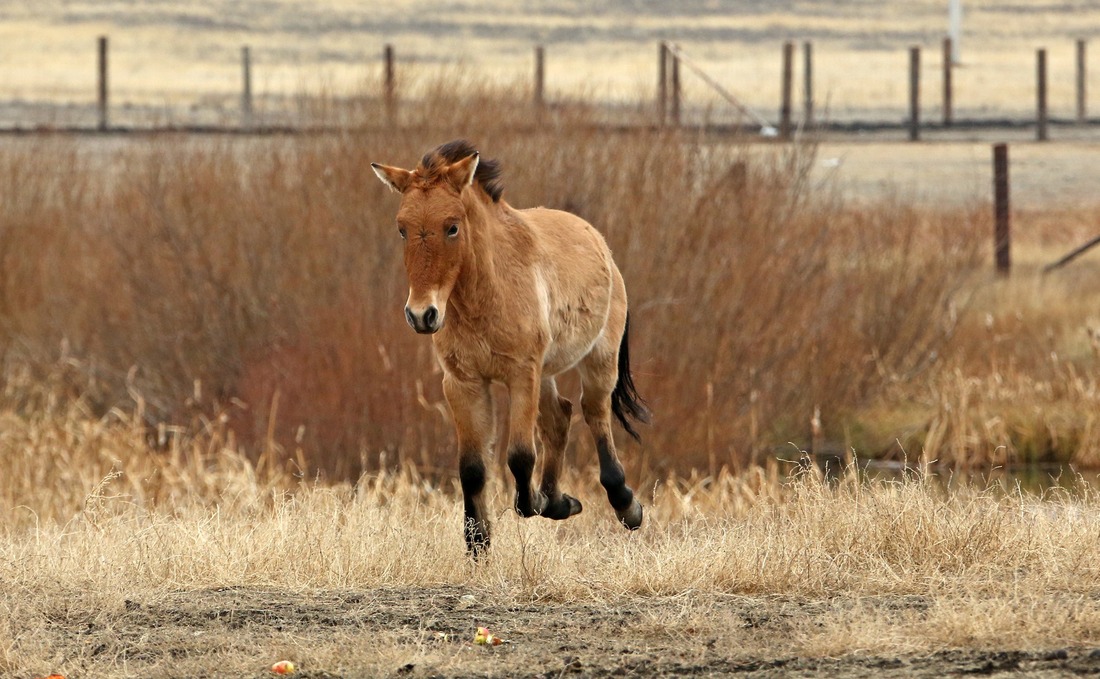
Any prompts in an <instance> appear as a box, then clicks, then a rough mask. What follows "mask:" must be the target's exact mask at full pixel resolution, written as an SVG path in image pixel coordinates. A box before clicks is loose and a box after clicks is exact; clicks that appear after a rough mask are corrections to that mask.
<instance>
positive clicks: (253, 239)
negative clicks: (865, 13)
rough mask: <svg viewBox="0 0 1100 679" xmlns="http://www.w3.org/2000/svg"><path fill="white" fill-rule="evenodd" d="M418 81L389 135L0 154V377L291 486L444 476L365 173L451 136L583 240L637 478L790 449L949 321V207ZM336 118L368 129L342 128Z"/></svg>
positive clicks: (579, 115) (155, 141)
mask: <svg viewBox="0 0 1100 679" xmlns="http://www.w3.org/2000/svg"><path fill="white" fill-rule="evenodd" d="M425 91H426V92H428V94H426V95H425V97H424V99H423V101H422V102H420V103H419V104H418V103H414V102H401V103H400V108H399V115H400V116H401V120H402V121H404V122H407V124H406V125H405V126H402V127H398V128H395V129H393V130H386V129H382V130H379V128H378V121H377V120H373V119H372V120H365V121H364V122H363V124H362V125H358V126H357V125H354V124H352V123H350V122H349V123H348V128H347V129H348V131H347V132H346V133H343V134H336V135H331V136H316V137H310V136H304V137H271V138H251V139H239V140H226V139H209V138H179V137H172V136H168V137H163V138H152V139H148V140H140V141H132V142H120V143H102V142H98V141H88V142H84V141H72V140H51V141H47V142H41V143H38V144H37V145H36V144H35V143H30V144H28V145H27V146H26V148H25V150H24V152H23V153H21V154H14V155H11V156H7V157H5V158H3V159H0V165H3V167H0V171H2V172H4V174H5V176H8V177H16V176H18V180H14V179H13V180H10V181H12V182H13V185H12V186H10V187H9V189H8V190H9V191H10V192H11V193H12V194H13V195H15V196H16V198H15V199H14V200H12V201H10V202H5V203H4V204H3V206H2V207H0V233H2V234H3V238H2V239H0V240H2V241H3V243H2V245H0V253H7V254H4V256H5V257H6V260H5V261H7V259H13V258H14V259H18V265H16V266H12V267H5V269H4V273H3V280H2V281H0V285H2V290H0V300H2V302H0V303H2V305H3V312H4V313H3V324H2V335H0V339H2V340H3V346H2V349H3V355H4V357H5V360H6V363H7V365H9V366H10V367H11V368H10V369H15V368H17V367H19V366H24V367H27V369H29V370H30V371H31V372H32V373H34V374H36V375H38V376H39V377H40V379H42V380H46V379H56V377H57V375H58V374H65V375H68V377H67V378H66V380H65V381H66V384H67V386H66V388H67V389H68V390H69V393H70V394H71V395H75V394H80V395H82V396H84V398H85V402H87V403H88V404H90V406H91V407H92V408H93V410H94V411H95V412H100V413H102V412H107V411H109V410H110V408H112V407H116V406H120V405H122V406H129V405H131V404H133V403H135V402H140V403H141V405H142V413H143V417H144V418H145V420H146V422H147V424H148V426H149V427H150V428H152V429H155V428H156V427H157V426H158V425H163V424H171V425H179V426H183V427H200V426H202V425H203V422H207V421H211V420H213V419H218V418H227V419H228V422H229V423H230V425H231V429H232V430H233V431H234V432H235V433H236V435H237V436H238V437H239V439H240V441H241V442H242V443H243V444H244V445H245V446H246V447H247V449H248V450H249V451H250V454H251V455H252V456H253V457H254V458H256V459H260V458H262V459H264V460H265V461H266V463H267V464H274V465H287V467H288V468H290V469H295V470H297V471H298V472H299V473H304V474H307V475H308V474H313V473H316V472H318V471H322V472H325V473H328V474H332V475H336V476H338V477H354V476H356V475H357V474H358V473H359V472H361V471H362V470H364V469H372V468H377V467H378V466H379V465H380V464H393V463H402V462H408V463H415V464H417V465H419V466H420V467H421V469H423V470H425V471H429V472H432V471H434V470H435V469H450V467H451V462H452V459H453V453H452V443H451V433H450V425H449V422H448V418H447V416H446V412H445V406H443V404H442V398H441V394H440V388H439V384H438V383H439V379H438V372H437V368H435V365H434V361H433V358H432V356H431V350H430V346H429V343H428V342H427V341H423V338H417V337H415V336H414V335H412V334H411V333H410V332H408V330H407V328H405V327H404V323H403V320H402V317H401V313H400V307H401V300H402V299H403V298H404V290H403V288H404V274H403V272H402V271H401V266H400V262H399V256H398V247H397V239H396V236H395V235H394V233H395V230H394V228H393V227H392V220H393V214H394V211H395V208H396V203H395V201H394V199H393V198H392V196H390V195H388V194H387V192H386V190H385V188H384V187H383V186H382V185H381V184H379V183H378V182H377V181H376V180H375V179H374V178H373V176H372V175H371V173H370V170H369V168H368V165H369V163H370V162H371V161H384V162H390V163H394V164H404V165H409V166H411V165H413V164H414V163H415V162H416V160H417V159H418V158H419V156H420V155H421V154H422V153H423V152H424V151H425V150H427V149H429V148H431V147H432V146H434V145H435V144H437V143H440V142H442V141H445V140H448V139H450V138H454V137H458V136H466V137H470V138H471V139H473V140H474V141H475V143H477V145H478V146H479V148H480V149H482V150H483V152H484V153H485V154H486V155H488V156H492V157H497V158H500V159H502V160H503V162H504V166H505V175H504V176H505V187H506V188H505V196H506V198H507V199H508V200H509V201H510V202H511V203H512V204H514V205H516V206H518V207H526V206H533V205H546V206H549V207H557V208H561V209H566V210H570V211H573V212H576V213H577V214H579V215H581V216H582V217H584V218H586V219H588V220H589V221H591V222H592V223H593V224H595V225H596V226H597V228H599V229H600V230H601V231H602V232H603V233H604V234H605V235H606V236H607V238H608V240H609V242H610V244H611V246H612V249H613V251H614V253H615V256H616V260H617V261H618V263H619V265H620V267H621V268H622V270H623V273H624V276H625V277H626V280H627V285H628V289H629V294H630V298H631V317H632V321H631V328H632V333H633V334H632V337H631V342H632V351H631V354H632V357H633V358H634V361H635V365H634V370H635V372H636V373H637V381H638V384H639V388H640V390H641V391H642V394H643V395H644V396H645V397H646V398H647V399H648V400H649V401H650V403H651V405H652V407H653V410H654V412H655V413H656V422H655V424H654V426H653V427H651V428H650V429H648V430H647V431H646V432H645V440H646V444H645V446H644V447H643V449H642V450H641V451H640V454H641V456H642V458H643V462H644V464H645V465H646V466H647V467H650V468H652V469H654V470H658V471H659V470H667V469H681V470H683V469H688V468H690V467H692V466H697V465H702V466H708V467H710V468H711V471H717V469H718V468H720V467H721V466H722V465H726V464H733V465H735V466H738V465H741V464H744V463H746V462H748V461H751V460H760V459H762V456H763V455H764V454H766V453H768V452H769V451H770V448H771V447H773V446H775V445H780V444H784V443H785V442H786V441H795V442H796V443H799V445H809V443H810V436H809V424H808V423H809V420H810V418H811V417H812V416H813V414H814V413H815V412H819V413H821V419H822V421H823V422H824V425H823V426H824V428H825V430H826V433H827V434H828V435H830V436H831V437H832V438H838V436H839V435H838V432H839V431H840V429H841V428H842V426H843V424H842V423H843V421H844V420H843V418H844V417H845V416H846V414H847V413H849V412H851V411H852V410H853V409H856V408H858V407H859V405H860V404H861V403H863V402H865V401H866V400H867V399H869V398H872V397H873V396H874V395H875V394H876V393H878V391H879V390H880V389H881V388H882V387H883V385H885V384H888V383H890V382H891V381H894V380H897V379H898V376H899V375H900V376H905V375H908V374H911V373H913V372H914V371H917V370H919V369H920V368H921V367H923V366H924V365H925V364H926V363H927V362H928V361H929V356H931V355H932V352H933V351H934V350H935V345H936V343H937V342H938V341H941V340H942V339H943V338H944V337H945V336H946V335H947V333H948V332H949V331H950V328H949V327H948V326H949V325H950V319H951V313H952V312H951V308H950V306H951V305H950V301H951V295H952V292H953V291H954V290H955V289H956V287H957V286H958V285H959V284H960V281H961V280H962V279H963V276H964V275H965V273H966V272H967V271H968V269H969V267H971V266H972V265H973V254H974V251H975V247H974V242H975V239H974V236H973V235H972V234H973V233H974V230H973V229H972V228H971V222H972V221H974V219H975V217H974V215H972V214H970V213H968V212H940V211H933V210H922V209H917V208H913V207H910V206H904V205H899V204H896V203H883V204H877V205H872V206H866V205H859V206H850V205H845V204H844V203H843V201H841V200H840V198H839V194H838V193H837V192H836V191H834V190H833V188H832V187H831V186H829V185H828V184H821V183H818V182H815V181H813V180H812V179H811V172H810V170H811V168H812V165H813V163H814V162H815V160H814V153H813V148H812V147H807V146H776V147H763V148H759V147H755V148H754V147H748V146H739V145H737V144H733V145H731V144H728V143H726V142H712V141H710V140H708V139H706V138H705V137H699V138H696V137H691V136H688V135H684V134H680V133H677V132H674V131H661V130H646V129H640V130H636V131H630V132H616V131H608V130H607V129H605V128H603V127H601V126H599V125H597V124H595V123H596V122H597V121H596V120H595V118H594V116H593V114H591V113H589V112H587V111H585V110H584V108H583V107H576V106H560V107H558V108H555V109H550V110H545V111H538V112H537V111H533V110H532V109H531V108H530V106H529V105H527V104H526V103H524V102H525V100H524V99H522V98H521V97H520V96H519V95H518V94H516V93H514V92H509V91H507V90H501V89H499V88H496V89H494V88H491V87H488V86H477V85H476V83H475V84H474V85H471V86H469V87H465V88H464V87H453V86H451V87H445V86H443V85H440V86H438V87H437V88H436V89H434V90H432V89H431V88H425ZM490 106H492V107H493V110H495V111H500V112H502V113H501V115H500V116H497V117H494V118H489V117H487V116H485V115H484V114H483V112H484V111H485V110H488V107H490ZM333 115H335V114H333ZM355 115H363V116H370V115H380V113H378V111H376V109H373V108H371V107H370V106H364V107H363V108H362V109H354V108H352V109H350V112H349V111H342V112H340V114H339V116H341V117H340V119H341V120H345V121H346V120H349V119H353V118H354V116H355ZM59 157H60V158H62V159H63V160H64V161H65V162H63V163H60V164H59V163H56V162H55V161H56V159H57V158H59ZM59 364H60V365H63V366H65V367H64V369H63V370H60V371H59V370H58V368H57V366H58V365H59ZM51 376H52V377H51ZM566 385H567V386H569V383H568V381H566ZM577 440H578V441H579V442H580V445H579V447H578V448H577V449H576V455H577V457H579V458H580V459H587V456H588V455H589V453H588V445H587V438H586V437H583V436H580V437H579V438H578V439H577Z"/></svg>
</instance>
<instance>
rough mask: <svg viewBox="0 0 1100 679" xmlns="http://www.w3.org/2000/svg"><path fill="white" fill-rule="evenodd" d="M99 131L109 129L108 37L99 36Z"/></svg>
mask: <svg viewBox="0 0 1100 679" xmlns="http://www.w3.org/2000/svg"><path fill="white" fill-rule="evenodd" d="M98 101H99V129H100V130H106V129H107V36H105V35H101V36H99V96H98Z"/></svg>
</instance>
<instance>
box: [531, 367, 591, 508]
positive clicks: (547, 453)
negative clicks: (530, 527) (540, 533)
mask: <svg viewBox="0 0 1100 679" xmlns="http://www.w3.org/2000/svg"><path fill="white" fill-rule="evenodd" d="M546 391H548V390H547V389H546V388H545V387H544V389H543V393H544V396H543V400H542V402H541V403H540V407H539V434H540V437H541V439H542V443H543V447H542V448H543V449H542V455H543V458H542V483H541V484H540V486H539V488H540V490H541V491H542V494H543V495H544V496H546V508H545V509H543V511H542V516H545V517H546V518H548V519H557V520H560V519H568V518H569V517H571V516H573V515H574V514H579V513H580V512H581V509H582V507H581V503H580V501H579V500H577V499H576V498H574V497H570V496H569V495H565V494H563V493H562V492H561V490H560V489H559V488H558V477H559V476H560V475H561V465H562V459H563V457H564V455H565V446H566V444H567V443H568V441H569V420H570V417H571V416H572V415H573V404H572V403H570V402H569V400H568V399H564V398H561V397H560V396H558V395H557V394H556V392H555V393H551V394H549V396H547V395H545V394H546Z"/></svg>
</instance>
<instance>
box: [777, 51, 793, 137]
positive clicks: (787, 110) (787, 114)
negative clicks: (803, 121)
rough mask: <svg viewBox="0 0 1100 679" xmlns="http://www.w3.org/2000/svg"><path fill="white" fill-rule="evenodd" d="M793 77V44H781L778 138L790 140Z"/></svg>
mask: <svg viewBox="0 0 1100 679" xmlns="http://www.w3.org/2000/svg"><path fill="white" fill-rule="evenodd" d="M793 76H794V43H793V42H791V41H790V40H788V41H787V42H785V43H783V76H782V78H783V80H782V83H781V88H780V92H781V101H780V104H779V136H780V138H782V139H790V138H791V89H792V84H793V82H794V80H793Z"/></svg>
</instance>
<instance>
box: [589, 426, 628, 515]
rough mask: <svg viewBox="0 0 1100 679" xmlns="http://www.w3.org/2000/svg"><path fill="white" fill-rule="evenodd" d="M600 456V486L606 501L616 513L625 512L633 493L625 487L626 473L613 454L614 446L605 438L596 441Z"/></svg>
mask: <svg viewBox="0 0 1100 679" xmlns="http://www.w3.org/2000/svg"><path fill="white" fill-rule="evenodd" d="M596 451H597V453H598V454H599V456H600V485H601V486H603V488H604V490H606V491H607V501H608V502H610V503H611V508H612V509H614V510H615V511H616V512H622V511H625V510H626V509H628V508H629V507H630V505H631V504H632V503H633V502H634V491H633V490H631V489H630V486H628V485H626V472H624V471H623V465H622V463H621V462H619V458H618V456H617V455H616V454H615V448H614V444H613V443H611V439H610V438H609V437H607V436H601V437H600V438H599V440H598V441H596Z"/></svg>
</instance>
